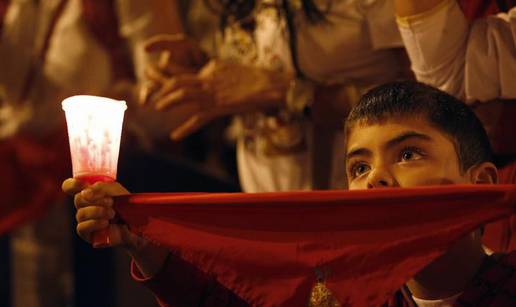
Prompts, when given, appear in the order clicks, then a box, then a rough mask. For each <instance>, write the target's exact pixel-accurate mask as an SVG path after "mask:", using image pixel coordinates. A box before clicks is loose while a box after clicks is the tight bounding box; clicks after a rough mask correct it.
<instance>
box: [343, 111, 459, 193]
mask: <svg viewBox="0 0 516 307" xmlns="http://www.w3.org/2000/svg"><path fill="white" fill-rule="evenodd" d="M346 169H347V176H348V186H349V189H370V188H380V187H415V186H421V185H440V184H457V183H469V179H468V177H467V176H466V175H465V174H461V171H460V164H459V160H458V155H457V152H456V150H455V147H454V144H453V142H452V140H451V139H450V138H449V137H448V136H447V135H445V134H444V133H442V132H441V131H439V130H438V129H436V128H434V127H433V126H431V125H430V123H428V121H427V120H426V119H422V118H420V117H416V116H415V117H414V118H403V119H390V120H388V121H385V122H383V123H375V124H370V125H368V124H360V123H358V124H355V126H354V127H353V128H351V132H350V133H349V136H348V141H347V148H346Z"/></svg>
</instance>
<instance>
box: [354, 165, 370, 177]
mask: <svg viewBox="0 0 516 307" xmlns="http://www.w3.org/2000/svg"><path fill="white" fill-rule="evenodd" d="M370 169H371V167H370V166H369V165H367V164H365V163H364V162H358V163H355V164H353V166H352V167H351V172H350V173H351V177H352V178H356V177H358V176H360V175H362V174H364V173H366V172H368V171H369V170H370Z"/></svg>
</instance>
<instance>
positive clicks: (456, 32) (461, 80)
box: [398, 0, 516, 102]
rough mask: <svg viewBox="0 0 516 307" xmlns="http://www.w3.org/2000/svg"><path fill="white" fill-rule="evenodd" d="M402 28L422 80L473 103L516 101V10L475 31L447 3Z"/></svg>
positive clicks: (481, 24)
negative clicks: (503, 100)
mask: <svg viewBox="0 0 516 307" xmlns="http://www.w3.org/2000/svg"><path fill="white" fill-rule="evenodd" d="M398 26H399V29H400V32H401V35H402V38H403V41H404V43H405V47H406V49H407V52H408V54H409V56H410V60H411V62H412V69H413V71H414V72H415V74H416V77H417V79H418V80H420V81H422V82H425V83H428V84H431V85H433V86H436V87H438V88H440V89H442V90H444V91H446V92H448V93H450V94H452V95H455V96H458V97H460V98H463V99H466V100H467V101H468V102H472V101H475V100H480V101H487V100H490V99H493V98H516V43H515V42H516V8H513V9H511V10H510V11H509V13H501V14H498V15H494V16H489V17H486V18H483V19H478V20H476V21H475V22H474V23H473V24H472V25H470V24H469V23H468V21H467V20H466V18H465V16H464V14H463V13H462V11H461V10H460V8H459V6H458V4H457V3H456V2H455V1H450V0H446V3H445V4H444V5H441V7H440V9H438V10H436V11H435V12H432V13H431V14H423V15H421V17H418V18H414V19H413V20H411V19H410V18H409V19H408V20H407V21H406V22H404V21H403V19H400V22H399V23H398Z"/></svg>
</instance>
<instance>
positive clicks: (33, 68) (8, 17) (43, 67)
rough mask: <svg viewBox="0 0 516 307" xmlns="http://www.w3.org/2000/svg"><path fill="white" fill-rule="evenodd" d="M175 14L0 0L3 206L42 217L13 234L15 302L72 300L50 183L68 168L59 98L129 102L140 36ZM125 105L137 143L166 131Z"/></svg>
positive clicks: (64, 240) (140, 55)
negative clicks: (85, 96) (79, 96)
mask: <svg viewBox="0 0 516 307" xmlns="http://www.w3.org/2000/svg"><path fill="white" fill-rule="evenodd" d="M174 14H176V11H175V10H173V9H172V8H171V6H170V3H168V2H167V1H160V0H151V1H144V2H143V1H137V0H113V1H94V0H55V1H24V0H10V1H7V0H2V1H0V15H1V16H0V21H1V43H0V67H1V70H0V88H1V91H0V93H1V97H0V98H1V102H0V163H1V165H2V169H3V170H5V172H3V174H2V176H1V177H2V178H1V179H0V189H1V190H2V192H3V193H5V195H6V196H7V198H6V199H7V201H6V204H2V207H4V205H5V206H12V207H13V208H15V207H19V208H22V207H23V208H25V211H31V214H28V215H27V216H26V219H34V218H36V216H38V215H44V216H45V217H44V218H43V219H41V220H38V221H37V222H35V223H33V224H31V225H28V226H25V227H22V228H20V229H19V230H18V231H16V232H15V233H13V234H12V236H11V253H12V257H11V259H12V269H11V275H12V278H13V279H12V290H13V294H12V305H13V306H35V307H37V306H71V305H73V301H72V299H73V294H74V293H73V276H72V271H73V270H72V262H71V255H72V253H71V238H70V236H69V229H70V227H72V226H71V225H70V224H69V221H70V214H71V212H70V211H69V210H70V208H69V207H63V199H62V198H61V196H60V193H59V191H58V190H57V189H53V188H51V186H52V185H54V183H57V182H58V181H59V180H61V178H65V176H67V175H68V174H69V165H70V164H69V162H68V161H69V151H68V145H67V143H66V142H67V141H66V130H65V126H64V116H63V112H62V110H61V103H60V102H61V100H62V99H63V98H65V97H68V96H71V95H75V94H90V95H105V96H111V97H117V98H131V97H130V96H129V95H130V94H131V93H132V92H133V87H134V84H135V81H136V80H137V79H135V77H136V78H138V77H141V76H142V72H143V66H144V63H145V62H146V61H147V58H148V57H147V55H146V54H145V53H144V50H143V41H144V40H145V39H146V38H148V37H149V36H150V35H154V34H157V33H174V31H179V30H178V27H179V26H180V20H179V19H178V18H177V16H176V15H174ZM133 102H134V99H133V100H131V99H128V103H129V104H130V106H129V111H128V114H127V119H126V122H127V123H128V124H129V127H127V128H128V129H127V130H129V131H133V132H134V133H133V134H134V135H136V136H137V139H139V140H145V141H146V143H147V144H148V143H150V142H149V140H150V139H153V138H154V139H157V138H159V137H160V136H159V129H160V128H161V127H165V128H164V129H165V132H166V131H167V130H166V122H167V121H161V122H159V118H156V117H154V118H151V119H149V118H148V117H146V116H150V115H153V114H152V113H148V114H145V113H143V112H144V110H138V108H135V107H131V103H133ZM135 110H138V111H137V112H133V111H135ZM142 118H147V119H148V120H146V121H144V120H142ZM137 120H139V122H140V123H146V124H147V125H146V126H142V125H138V121H137ZM134 123H136V124H134ZM160 125H164V126H160ZM165 135H166V134H165ZM140 144H142V143H141V142H140ZM144 145H145V144H144ZM142 146H143V145H142ZM27 187H33V188H31V189H30V190H27ZM25 213H27V212H25ZM20 222H21V221H20ZM4 284H5V283H4ZM100 295H102V294H99V296H100Z"/></svg>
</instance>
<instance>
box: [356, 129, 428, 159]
mask: <svg viewBox="0 0 516 307" xmlns="http://www.w3.org/2000/svg"><path fill="white" fill-rule="evenodd" d="M413 138H415V139H420V140H424V141H431V140H433V139H432V138H431V137H429V136H428V135H426V134H422V133H419V132H416V131H407V132H403V133H402V134H400V135H398V136H396V137H394V138H392V139H390V140H389V141H388V142H387V143H386V144H385V145H384V147H385V148H387V149H389V148H392V147H394V146H396V145H398V144H400V143H402V142H404V141H406V140H409V139H413ZM371 154H372V153H371V151H370V150H369V149H367V148H363V147H362V148H357V149H353V150H351V151H350V152H349V153H347V154H346V161H347V160H350V159H351V158H353V157H356V156H371Z"/></svg>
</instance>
